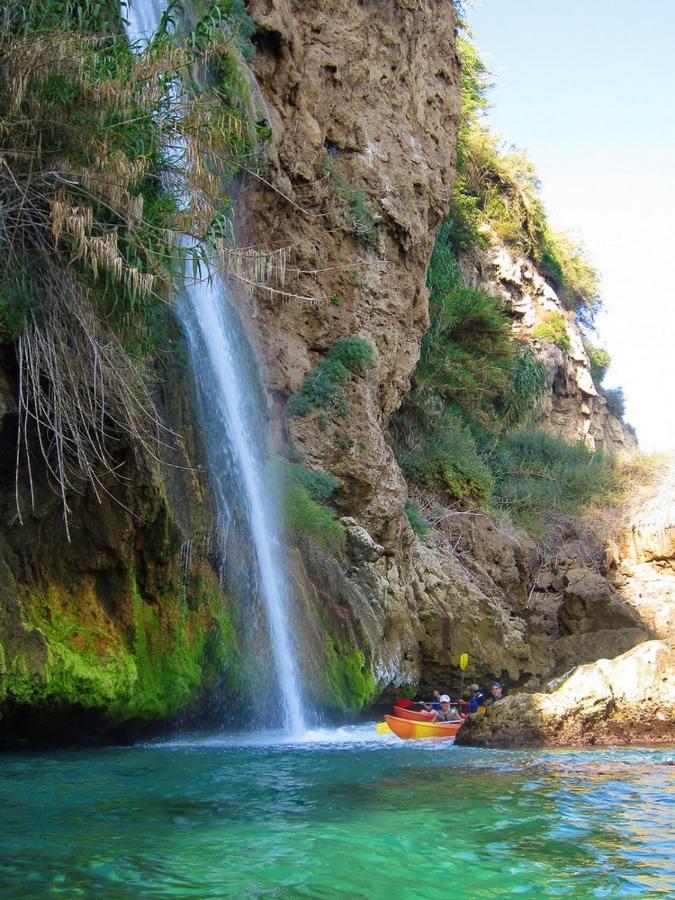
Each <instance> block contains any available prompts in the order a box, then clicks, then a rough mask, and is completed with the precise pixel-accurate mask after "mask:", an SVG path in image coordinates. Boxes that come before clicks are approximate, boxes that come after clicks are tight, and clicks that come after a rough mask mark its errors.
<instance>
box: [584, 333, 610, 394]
mask: <svg viewBox="0 0 675 900" xmlns="http://www.w3.org/2000/svg"><path fill="white" fill-rule="evenodd" d="M584 349H585V351H586V355H587V356H588V360H589V362H590V364H591V377H592V378H593V383H594V384H596V385H598V386H599V385H601V384H602V382H603V379H604V377H605V375H606V374H607V369H609V367H610V365H611V363H612V357H611V356H610V355H609V353H608V352H607V351H606V350H603V349H602V348H601V347H596V346H594V345H593V344H592V343H591V342H590V341H588V340H586V341H584Z"/></svg>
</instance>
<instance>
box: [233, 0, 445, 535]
mask: <svg viewBox="0 0 675 900" xmlns="http://www.w3.org/2000/svg"><path fill="white" fill-rule="evenodd" d="M249 10H250V12H251V15H252V16H253V18H254V19H255V21H256V26H257V34H256V38H255V40H256V42H257V54H256V57H255V59H254V62H253V67H254V71H255V74H256V77H257V80H258V82H259V85H260V89H261V92H262V96H263V97H264V100H265V103H266V106H267V110H268V114H269V120H270V123H271V125H272V129H273V131H274V145H275V148H276V149H275V153H276V155H275V158H274V159H273V160H272V165H271V168H270V172H269V173H266V178H267V179H268V181H270V182H272V183H273V184H274V186H275V187H276V188H277V189H278V190H279V191H281V192H283V195H285V196H282V194H281V193H278V192H275V191H273V190H270V189H269V188H268V187H267V186H266V185H265V184H263V183H262V182H260V181H255V180H252V181H251V183H250V184H249V185H248V190H247V196H246V204H247V207H248V215H247V216H246V217H245V220H246V221H245V225H243V226H242V228H243V230H244V231H245V233H246V241H247V242H249V243H251V244H253V245H255V246H260V247H265V248H278V247H287V246H291V247H292V248H293V253H292V259H291V264H290V267H289V269H288V271H287V274H286V284H285V288H286V289H287V290H288V291H290V292H291V293H292V294H296V295H300V296H303V297H310V298H314V300H313V302H307V301H303V300H297V299H293V298H290V299H287V300H282V299H280V298H279V297H274V298H272V299H270V298H269V297H264V296H262V295H260V296H256V297H255V298H254V299H253V300H251V301H250V305H249V313H250V317H251V326H252V331H253V332H254V334H255V335H256V337H257V340H258V342H259V344H260V347H261V350H262V355H263V357H264V361H265V367H266V373H267V377H268V381H269V384H270V385H271V387H272V389H273V390H275V391H277V392H279V393H280V394H281V395H284V396H288V395H289V394H292V393H293V392H295V391H297V390H298V389H299V388H300V386H301V384H302V380H303V378H304V377H305V375H307V373H308V372H309V371H310V370H311V369H312V368H313V367H314V366H315V365H316V364H317V362H318V361H319V360H320V359H321V357H322V355H323V354H324V353H325V352H326V351H327V350H328V349H329V348H330V347H331V345H332V344H333V343H334V342H335V341H336V340H337V339H338V338H342V337H349V336H353V335H360V336H361V337H363V338H365V339H367V340H368V341H369V342H370V343H371V344H372V346H373V347H374V348H375V351H376V356H377V362H376V365H375V367H374V368H373V369H371V370H369V371H368V372H367V373H365V374H364V375H363V376H361V377H355V378H353V379H352V381H351V383H350V385H349V387H348V389H347V393H346V402H347V408H348V413H347V415H346V416H342V417H340V416H334V415H328V416H325V415H324V416H321V411H317V412H316V413H314V414H312V415H310V416H308V417H307V418H306V419H293V420H291V421H290V423H289V430H290V434H291V437H292V439H293V441H294V442H295V444H296V446H297V448H298V449H299V450H300V451H301V452H302V453H303V455H304V456H305V458H306V461H307V463H308V464H309V465H311V466H315V467H320V468H324V469H326V470H328V471H330V472H331V473H332V474H334V475H337V476H338V477H339V478H340V481H341V486H340V489H339V493H338V495H337V502H338V503H339V505H340V507H341V508H342V510H343V512H345V513H346V514H348V515H354V516H357V517H358V518H359V520H360V521H362V522H363V523H364V525H365V526H366V527H367V528H368V529H369V531H370V532H371V533H372V535H373V537H374V538H375V539H376V540H377V541H380V542H382V543H384V544H385V545H386V546H387V548H388V550H389V551H393V550H395V549H396V548H397V547H398V542H399V540H400V539H401V536H402V532H403V531H404V530H405V528H406V526H405V523H404V519H403V517H402V510H403V504H404V500H405V493H406V491H405V485H404V482H403V479H402V476H401V473H400V471H399V469H398V467H397V466H396V464H395V462H394V459H393V456H392V453H391V449H390V448H389V446H388V445H387V443H386V441H385V439H384V436H383V432H384V429H385V426H386V421H387V418H388V416H389V415H390V414H391V413H392V411H393V410H394V409H396V407H397V406H398V404H399V402H400V399H401V396H402V395H403V393H404V392H405V391H406V390H407V389H408V387H409V382H410V376H411V374H412V372H413V370H414V368H415V365H416V363H417V360H418V356H419V346H420V340H421V337H422V335H423V333H424V331H425V330H426V328H427V325H428V312H427V291H426V287H425V280H426V271H427V266H428V262H429V258H430V256H431V251H432V248H433V243H434V233H435V229H436V227H437V225H438V224H439V222H440V221H441V219H442V217H443V216H444V215H445V213H446V211H447V207H448V200H449V195H450V190H451V188H452V184H453V181H454V159H455V136H456V129H457V120H458V111H459V85H458V60H457V56H456V51H455V34H454V32H455V17H454V10H453V6H452V4H451V3H448V2H446V0H414V2H412V0H392V2H390V3H381V2H374V0H370V2H357V0H346V2H344V0H316V2H312V3H309V2H299V0H253V2H251V3H249ZM287 198H288V199H287Z"/></svg>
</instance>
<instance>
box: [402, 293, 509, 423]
mask: <svg viewBox="0 0 675 900" xmlns="http://www.w3.org/2000/svg"><path fill="white" fill-rule="evenodd" d="M429 312H430V317H431V325H430V327H429V330H428V331H427V333H426V334H425V336H424V339H423V341H422V352H421V357H420V363H419V366H418V369H417V376H416V377H417V381H418V384H419V385H420V386H422V385H423V386H424V388H425V389H427V390H433V391H435V392H437V393H439V394H440V395H442V396H444V397H445V398H446V399H447V400H448V401H449V402H450V403H453V404H455V405H457V406H458V407H459V408H460V409H462V410H463V411H464V412H465V413H466V414H467V416H469V417H471V418H477V419H479V420H489V419H492V418H494V416H495V412H496V406H495V401H496V400H497V399H498V398H499V397H500V396H502V395H503V394H505V393H506V392H507V391H508V390H509V386H510V384H511V382H512V380H513V376H514V367H515V363H516V354H515V348H514V344H513V340H512V337H511V326H510V323H509V320H508V318H507V316H506V314H505V312H504V310H503V308H502V304H501V301H500V300H499V299H497V298H496V297H492V296H490V295H489V294H486V293H485V292H484V291H479V290H476V289H474V288H465V287H457V288H454V289H452V290H450V291H447V292H438V293H437V292H434V293H432V294H431V296H430V300H429Z"/></svg>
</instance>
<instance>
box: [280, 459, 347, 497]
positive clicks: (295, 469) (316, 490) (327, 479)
mask: <svg viewBox="0 0 675 900" xmlns="http://www.w3.org/2000/svg"><path fill="white" fill-rule="evenodd" d="M279 474H280V476H281V478H282V479H283V481H285V482H287V483H289V484H298V485H301V486H302V487H304V488H305V489H306V490H307V492H308V493H309V495H310V497H311V498H312V500H316V502H317V503H325V502H326V501H327V500H330V498H331V496H332V495H333V492H334V491H335V489H336V487H337V485H338V483H337V479H335V478H333V476H332V475H329V474H328V473H327V472H317V471H316V470H315V469H309V468H307V466H305V465H302V463H299V462H291V461H290V460H288V459H279Z"/></svg>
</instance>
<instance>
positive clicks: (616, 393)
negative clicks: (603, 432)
mask: <svg viewBox="0 0 675 900" xmlns="http://www.w3.org/2000/svg"><path fill="white" fill-rule="evenodd" d="M600 393H601V394H602V396H603V397H604V398H605V400H606V401H607V410H608V411H609V412H610V413H611V414H612V415H613V416H616V418H617V419H622V420H623V417H624V415H625V414H626V401H625V399H624V396H623V388H620V387H617V388H603V389H602V390H601V392H600Z"/></svg>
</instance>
